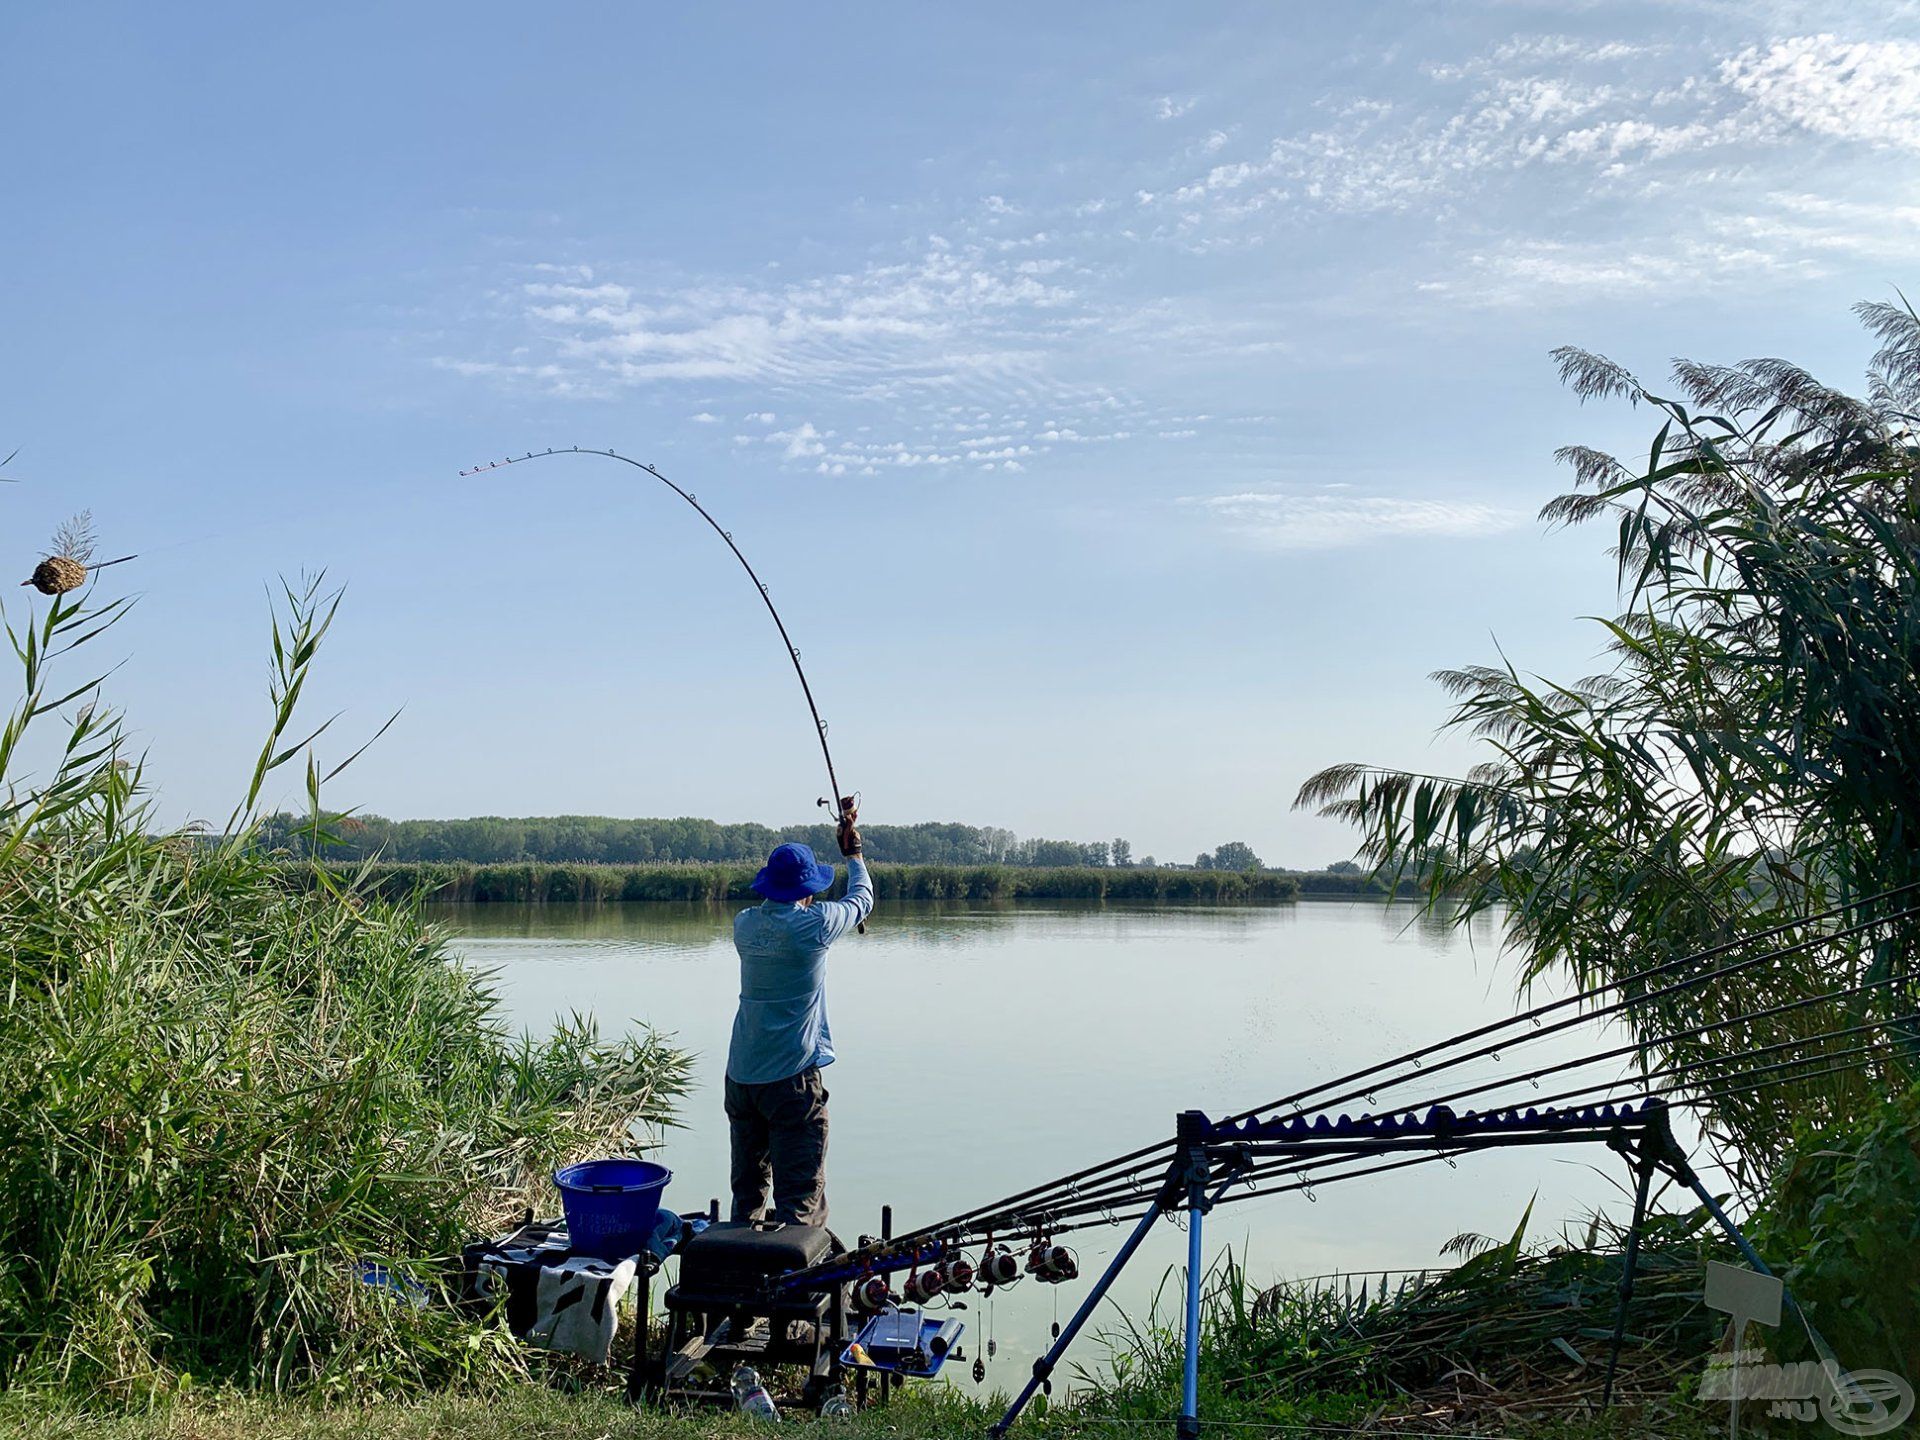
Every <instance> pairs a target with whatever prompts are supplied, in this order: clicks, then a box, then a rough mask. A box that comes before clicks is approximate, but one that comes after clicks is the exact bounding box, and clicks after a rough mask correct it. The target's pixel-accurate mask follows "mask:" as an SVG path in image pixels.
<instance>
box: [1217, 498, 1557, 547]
mask: <svg viewBox="0 0 1920 1440" xmlns="http://www.w3.org/2000/svg"><path fill="white" fill-rule="evenodd" d="M1181 503H1182V504H1184V505H1191V506H1194V507H1196V508H1198V509H1200V510H1201V511H1203V512H1204V513H1205V514H1206V515H1207V516H1208V517H1209V518H1210V519H1211V520H1213V521H1214V522H1215V523H1216V524H1217V525H1219V526H1220V527H1221V528H1222V529H1224V530H1226V531H1227V532H1228V533H1229V534H1231V535H1232V536H1233V537H1234V538H1235V539H1236V540H1238V541H1240V542H1241V543H1242V544H1246V545H1249V546H1252V547H1254V548H1256V549H1260V550H1333V549H1341V548H1346V547H1349V546H1354V545H1365V544H1369V543H1372V542H1374V541H1378V540H1387V539H1393V538H1397V537H1404V536H1425V537H1432V538H1439V539H1460V538H1464V537H1468V536H1475V535H1496V534H1499V533H1500V532H1502V531H1505V530H1511V529H1513V528H1514V527H1515V526H1517V525H1521V524H1523V523H1525V520H1526V516H1525V515H1523V514H1522V513H1520V512H1519V511H1515V510H1509V509H1506V508H1504V507H1501V506H1497V505H1488V504H1483V503H1480V502H1477V501H1464V500H1408V499H1403V498H1400V497H1397V496H1390V495H1345V494H1341V495H1330V494H1308V495H1300V494H1289V493H1286V492H1283V491H1272V490H1251V491H1244V492H1241V493H1239V494H1232V495H1189V496H1183V497H1182V499H1181Z"/></svg>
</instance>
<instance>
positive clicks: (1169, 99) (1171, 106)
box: [1153, 95, 1200, 120]
mask: <svg viewBox="0 0 1920 1440" xmlns="http://www.w3.org/2000/svg"><path fill="white" fill-rule="evenodd" d="M1199 103H1200V102H1199V100H1198V99H1196V98H1195V97H1193V96H1191V95H1190V96H1188V97H1187V98H1185V99H1184V100H1182V99H1176V98H1175V97H1174V96H1172V95H1162V96H1161V97H1160V98H1159V99H1158V100H1156V101H1154V102H1153V116H1154V119H1156V120H1178V119H1179V118H1180V117H1181V116H1182V115H1185V114H1186V113H1187V112H1188V111H1190V110H1192V109H1193V107H1194V106H1195V105H1197V104H1199Z"/></svg>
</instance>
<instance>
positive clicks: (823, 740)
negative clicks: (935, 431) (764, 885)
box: [460, 445, 867, 935]
mask: <svg viewBox="0 0 1920 1440" xmlns="http://www.w3.org/2000/svg"><path fill="white" fill-rule="evenodd" d="M554 455H604V456H606V457H607V459H609V460H618V461H619V462H620V463H621V464H622V465H631V466H632V467H633V468H634V469H636V470H639V471H642V472H643V473H645V474H647V475H651V476H652V477H653V478H654V479H655V480H658V481H659V482H660V483H661V484H662V485H664V486H666V487H667V488H668V489H669V490H671V491H673V493H674V494H676V495H678V496H679V497H680V498H681V499H682V500H684V501H686V502H687V504H689V505H691V506H692V507H693V509H694V513H695V514H697V515H698V516H699V517H700V518H701V519H702V520H704V521H706V522H707V525H708V527H709V528H710V529H711V530H712V531H713V533H714V534H716V535H718V536H719V537H720V538H721V539H722V540H724V541H725V542H726V545H727V549H729V550H731V551H732V552H733V558H734V559H736V560H738V561H739V562H740V568H741V569H742V570H745V571H746V572H747V578H748V579H749V580H751V581H753V585H754V589H755V590H757V591H758V592H759V594H760V603H761V604H762V605H765V606H766V607H767V614H769V615H771V616H772V617H773V625H774V628H775V629H776V630H778V631H779V632H780V643H781V644H782V645H785V646H786V647H787V659H789V660H790V661H792V662H793V673H794V675H795V676H796V677H797V678H798V679H799V681H800V693H801V694H802V695H804V696H805V697H806V700H807V713H808V714H810V715H811V716H813V729H814V735H815V737H816V738H817V739H818V740H819V741H820V758H821V759H822V760H824V761H826V764H827V793H828V795H831V796H832V797H833V798H832V799H831V800H829V799H828V798H827V796H825V795H823V796H821V797H820V801H819V804H820V807H821V808H822V809H825V810H831V811H832V812H833V819H834V823H835V824H836V825H838V824H840V823H841V822H843V821H845V820H847V819H849V818H851V817H852V816H853V815H855V814H856V813H857V811H858V804H857V797H856V796H852V795H845V794H842V793H841V790H840V777H839V776H838V774H836V773H835V771H834V766H833V751H832V750H831V749H830V748H829V747H828V745H827V722H826V721H824V720H822V719H821V718H820V707H819V705H818V704H816V703H815V701H814V698H813V686H812V685H810V684H809V683H808V682H807V672H806V670H805V669H803V668H802V667H801V664H800V649H799V647H798V646H796V645H795V644H794V643H793V637H792V636H791V635H789V634H788V633H787V622H786V621H784V620H782V619H781V618H780V611H779V610H778V609H777V608H776V607H775V605H774V603H773V595H772V593H771V592H770V591H769V590H768V589H767V582H766V581H764V580H762V579H761V578H760V575H759V572H758V571H756V570H755V569H754V568H753V564H752V562H751V561H749V560H748V559H747V557H746V556H745V555H744V554H743V553H742V552H741V549H740V547H739V546H738V545H736V544H735V543H734V540H733V532H732V531H730V530H728V529H726V528H725V527H724V526H722V525H721V524H720V522H719V521H718V520H716V519H714V518H713V515H712V514H711V513H710V512H709V511H708V509H707V507H706V506H704V505H702V504H701V503H700V501H699V498H698V497H697V496H695V494H694V493H693V492H692V491H691V490H686V489H683V488H682V487H681V486H679V485H677V484H675V483H674V482H673V481H672V480H669V479H668V478H667V477H666V476H665V475H663V474H661V473H660V471H659V470H657V469H655V468H654V467H653V466H652V465H649V464H646V463H644V462H642V461H639V460H635V459H632V458H631V457H629V456H626V455H622V454H620V453H619V452H618V451H616V450H610V449H609V450H582V449H581V448H580V447H579V446H578V445H575V446H572V447H571V448H569V449H566V450H551V449H549V450H529V451H527V453H526V454H524V455H508V456H506V457H505V458H503V459H500V460H493V461H490V462H488V463H487V464H485V465H475V466H474V467H473V468H472V469H470V470H462V471H461V472H460V475H461V478H463V479H466V478H470V477H472V476H475V475H484V474H485V473H486V472H487V471H489V470H499V469H503V468H504V467H506V466H508V465H521V464H525V463H526V462H527V461H529V460H545V459H547V458H548V457H549V456H554ZM866 930H867V927H866V925H865V924H864V923H863V924H862V925H861V926H860V933H861V934H863V935H864V934H865V933H866Z"/></svg>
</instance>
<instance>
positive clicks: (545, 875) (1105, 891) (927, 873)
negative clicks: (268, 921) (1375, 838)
mask: <svg viewBox="0 0 1920 1440" xmlns="http://www.w3.org/2000/svg"><path fill="white" fill-rule="evenodd" d="M757 868H758V867H757V866H755V865H538V864H516V865H461V864H435V863H419V864H396V865H381V864H377V863H376V864H374V865H373V866H372V867H371V868H370V869H369V871H368V874H367V879H366V882H365V883H366V885H367V886H368V887H369V888H370V889H371V890H372V891H374V892H375V893H377V894H380V895H382V896H385V897H387V898H390V899H399V898H403V897H416V896H417V897H420V898H424V899H430V900H435V901H454V902H460V903H467V904H476V903H477V904H485V903H488V902H491V901H512V902H518V903H521V904H529V903H531V904H554V905H560V904H599V903H605V902H615V901H642V900H696V901H710V902H714V903H721V902H743V903H744V902H747V901H751V900H753V899H754V898H756V897H755V896H754V894H753V891H752V889H751V888H750V887H751V883H752V880H753V877H754V873H755V871H756V870H757ZM1341 878H1344V877H1341ZM873 881H874V888H875V889H876V890H877V891H878V892H879V896H880V898H881V900H883V901H885V900H1139V901H1172V902H1202V903H1206V902H1211V903H1220V902H1243V901H1287V900H1293V899H1295V898H1297V897H1298V896H1299V894H1300V881H1299V879H1298V877H1296V876H1292V875H1285V874H1281V873H1279V872H1277V871H1272V870H1254V871H1244V872H1243V871H1235V870H1175V869H1170V868H1159V867H1156V868H1153V869H1144V868H1138V867H1132V868H1117V867H1111V866H1091V865H1088V866H1068V867H1059V868H1055V867H1051V866H1038V865H1033V866H1030V865H888V864H885V863H879V862H876V863H875V865H874V866H873Z"/></svg>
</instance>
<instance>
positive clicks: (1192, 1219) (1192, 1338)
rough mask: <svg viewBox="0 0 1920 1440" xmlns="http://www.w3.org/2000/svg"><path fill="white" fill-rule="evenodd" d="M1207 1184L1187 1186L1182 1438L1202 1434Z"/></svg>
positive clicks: (1187, 1439)
mask: <svg viewBox="0 0 1920 1440" xmlns="http://www.w3.org/2000/svg"><path fill="white" fill-rule="evenodd" d="M1205 1201H1206V1186H1205V1185H1204V1184H1203V1183H1200V1182H1194V1183H1191V1184H1189V1185H1188V1186H1187V1353H1186V1356H1185V1357H1184V1358H1185V1364H1184V1365H1183V1366H1182V1368H1181V1376H1180V1419H1179V1420H1178V1421H1177V1422H1176V1424H1175V1426H1174V1434H1175V1435H1177V1436H1178V1437H1179V1440H1196V1437H1198V1435H1199V1434H1200V1260H1201V1256H1200V1216H1201V1213H1202V1210H1201V1207H1202V1206H1203V1205H1204V1203H1205Z"/></svg>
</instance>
